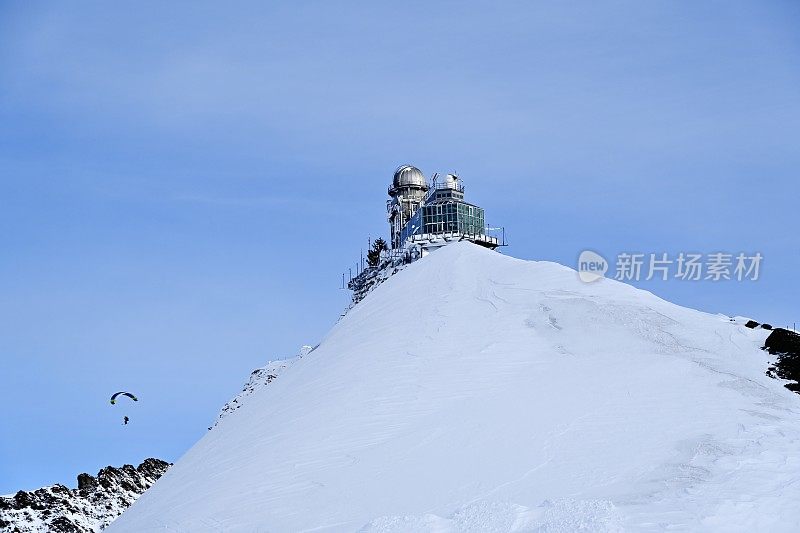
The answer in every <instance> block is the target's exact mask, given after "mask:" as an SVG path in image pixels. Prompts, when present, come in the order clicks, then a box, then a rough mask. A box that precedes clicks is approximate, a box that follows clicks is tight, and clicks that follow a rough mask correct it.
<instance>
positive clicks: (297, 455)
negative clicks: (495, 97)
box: [108, 242, 800, 533]
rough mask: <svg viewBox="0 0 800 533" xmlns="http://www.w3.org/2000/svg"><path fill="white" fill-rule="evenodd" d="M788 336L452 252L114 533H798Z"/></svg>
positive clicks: (563, 272)
mask: <svg viewBox="0 0 800 533" xmlns="http://www.w3.org/2000/svg"><path fill="white" fill-rule="evenodd" d="M768 334H769V331H766V330H763V329H760V328H757V329H749V328H746V327H744V326H743V325H742V324H741V323H739V321H737V320H734V321H731V320H730V319H729V318H728V317H724V316H720V315H713V314H708V313H703V312H699V311H695V310H692V309H687V308H683V307H680V306H677V305H674V304H671V303H669V302H666V301H664V300H662V299H660V298H658V297H656V296H654V295H653V294H651V293H648V292H646V291H642V290H638V289H635V288H633V287H631V286H628V285H625V284H622V283H619V282H616V281H614V280H609V279H604V280H601V281H599V282H596V283H592V284H584V283H582V282H581V281H579V279H578V275H577V273H576V272H575V271H574V270H572V269H570V268H567V267H564V266H561V265H557V264H554V263H548V262H534V261H521V260H517V259H513V258H510V257H507V256H503V255H501V254H498V253H496V252H491V251H488V250H485V249H483V248H480V247H477V246H475V245H473V244H470V243H466V242H464V243H454V244H451V245H448V246H446V247H444V248H442V249H440V250H437V251H435V252H433V253H431V254H430V255H429V256H428V257H426V258H424V259H421V260H419V261H417V262H415V263H413V264H411V265H409V266H408V267H407V268H406V269H404V270H403V272H401V273H398V274H397V275H395V276H392V277H391V278H390V279H388V280H387V281H386V282H385V283H383V284H381V285H380V286H379V287H377V288H376V289H375V290H374V291H372V292H370V294H368V295H367V296H366V298H364V300H363V301H362V302H361V303H359V304H358V305H357V306H355V307H354V308H353V309H351V310H350V311H349V312H348V313H347V315H346V316H345V317H343V318H342V319H341V320H340V321H339V322H338V323H337V324H336V325H335V326H334V327H333V328H332V330H331V331H330V332H329V334H328V335H327V336H326V337H325V339H323V341H322V343H321V344H320V345H319V347H318V348H317V349H315V350H314V351H313V352H312V353H310V354H308V355H307V356H305V357H303V358H302V359H299V360H296V361H295V362H294V363H293V364H292V365H291V366H290V367H288V368H286V369H284V370H283V371H282V373H281V375H280V378H279V379H276V380H274V381H273V382H271V383H270V385H269V386H268V387H259V388H257V389H256V390H254V391H253V392H252V393H250V394H249V395H248V397H247V400H246V401H244V402H242V405H241V407H240V408H239V409H237V410H235V411H234V412H231V413H229V414H228V415H227V416H225V418H224V419H223V420H221V421H220V423H219V424H218V426H217V427H216V428H215V429H214V430H213V431H210V432H208V433H207V434H206V435H205V436H204V437H203V438H202V439H201V440H200V441H199V442H198V443H197V444H196V445H195V446H194V447H193V448H192V449H190V450H189V451H188V452H187V453H186V455H185V456H184V457H183V458H181V459H180V460H179V461H178V462H177V463H176V464H175V466H173V467H172V468H171V469H170V470H169V471H168V472H167V473H166V474H165V475H164V476H163V478H162V479H161V480H159V482H158V483H156V485H155V486H154V487H153V488H151V489H150V490H149V491H147V492H146V493H145V494H144V495H142V497H141V498H140V499H139V500H138V501H137V502H136V503H135V504H134V505H133V506H132V507H131V508H130V509H129V510H128V511H126V512H125V513H124V514H123V515H122V516H121V517H120V518H119V519H118V520H117V521H116V522H114V523H113V524H112V525H111V526H110V528H109V529H108V530H109V531H112V532H137V533H138V532H146V531H165V530H166V531H192V532H195V531H226V532H238V531H311V530H314V531H326V532H339V531H342V532H344V531H367V532H388V531H425V532H467V531H548V532H567V531H570V532H571V531H609V532H610V531H662V530H666V529H678V530H687V531H698V530H702V531H756V530H762V531H798V530H800V506H799V505H797V502H800V397H798V396H797V395H794V394H792V393H791V392H790V391H788V390H787V389H785V388H784V387H783V386H782V384H781V383H780V382H779V381H777V380H773V379H770V378H769V377H767V376H766V375H765V369H766V368H767V367H768V364H769V359H770V355H769V354H768V353H767V352H766V351H763V350H761V349H760V347H761V346H763V344H764V341H765V339H766V337H767V335H768Z"/></svg>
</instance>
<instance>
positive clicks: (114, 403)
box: [110, 391, 139, 426]
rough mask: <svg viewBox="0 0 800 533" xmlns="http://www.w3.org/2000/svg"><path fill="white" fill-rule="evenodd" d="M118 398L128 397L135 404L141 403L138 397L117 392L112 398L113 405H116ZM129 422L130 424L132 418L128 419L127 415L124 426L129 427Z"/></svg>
mask: <svg viewBox="0 0 800 533" xmlns="http://www.w3.org/2000/svg"><path fill="white" fill-rule="evenodd" d="M118 396H127V397H128V398H130V399H131V400H133V401H134V402H138V401H139V398H137V397H136V396H134V395H133V394H131V393H130V392H125V391H121V392H115V393H114V394H113V395H112V396H111V400H110V402H111V405H116V403H117V397H118ZM128 422H130V418H128V415H125V418H124V419H123V420H122V425H123V426H127V425H128Z"/></svg>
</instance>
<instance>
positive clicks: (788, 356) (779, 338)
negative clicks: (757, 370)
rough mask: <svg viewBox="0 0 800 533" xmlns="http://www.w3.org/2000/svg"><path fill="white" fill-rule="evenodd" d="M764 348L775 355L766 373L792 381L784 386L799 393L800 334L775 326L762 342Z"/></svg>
mask: <svg viewBox="0 0 800 533" xmlns="http://www.w3.org/2000/svg"><path fill="white" fill-rule="evenodd" d="M764 349H765V350H767V351H768V352H769V353H770V355H774V356H776V357H777V359H776V360H775V363H773V365H772V366H770V367H769V370H767V375H768V376H771V377H774V378H781V379H788V380H791V381H793V383H787V384H786V385H785V387H786V388H787V389H789V390H791V391H794V392H796V393H798V394H800V335H798V334H797V333H795V332H794V331H790V330H788V329H783V328H775V329H774V330H772V333H770V334H769V337H767V340H766V341H765V342H764Z"/></svg>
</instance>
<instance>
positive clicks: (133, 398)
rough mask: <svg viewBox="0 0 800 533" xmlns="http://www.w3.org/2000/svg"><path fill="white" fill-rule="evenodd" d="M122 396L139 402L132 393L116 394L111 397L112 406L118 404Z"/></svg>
mask: <svg viewBox="0 0 800 533" xmlns="http://www.w3.org/2000/svg"><path fill="white" fill-rule="evenodd" d="M120 395H122V396H127V397H128V398H130V399H131V400H133V401H134V402H138V401H139V399H138V398H137V397H136V396H134V395H133V394H131V393H130V392H115V393H114V394H113V395H112V396H111V405H114V404H116V403H117V396H120Z"/></svg>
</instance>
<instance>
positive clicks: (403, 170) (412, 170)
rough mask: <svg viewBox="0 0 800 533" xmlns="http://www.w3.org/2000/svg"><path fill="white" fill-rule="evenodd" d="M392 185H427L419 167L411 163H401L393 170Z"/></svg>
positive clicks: (425, 186)
mask: <svg viewBox="0 0 800 533" xmlns="http://www.w3.org/2000/svg"><path fill="white" fill-rule="evenodd" d="M392 185H393V186H394V187H409V186H411V187H424V188H427V187H428V182H427V181H426V180H425V175H424V174H423V173H422V171H421V170H420V169H418V168H417V167H415V166H412V165H401V166H399V167H397V170H395V171H394V180H392Z"/></svg>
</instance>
